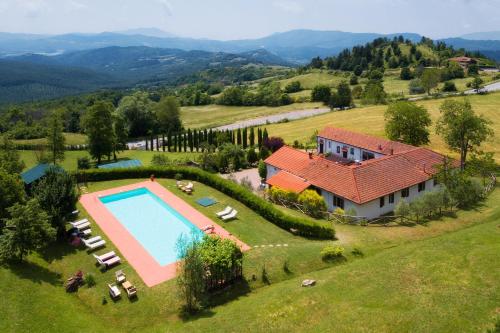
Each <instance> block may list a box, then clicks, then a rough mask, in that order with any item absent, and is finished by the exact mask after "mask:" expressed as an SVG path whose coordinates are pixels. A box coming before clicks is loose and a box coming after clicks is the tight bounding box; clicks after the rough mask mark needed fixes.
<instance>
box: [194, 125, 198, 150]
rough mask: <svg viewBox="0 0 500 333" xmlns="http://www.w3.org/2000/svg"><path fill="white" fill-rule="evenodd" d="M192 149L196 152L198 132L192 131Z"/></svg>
mask: <svg viewBox="0 0 500 333" xmlns="http://www.w3.org/2000/svg"><path fill="white" fill-rule="evenodd" d="M193 147H194V149H196V151H198V131H197V130H193Z"/></svg>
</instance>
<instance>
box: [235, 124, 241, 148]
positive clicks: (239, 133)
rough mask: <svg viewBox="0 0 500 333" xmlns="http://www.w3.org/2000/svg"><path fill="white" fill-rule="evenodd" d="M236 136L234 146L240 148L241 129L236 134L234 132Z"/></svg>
mask: <svg viewBox="0 0 500 333" xmlns="http://www.w3.org/2000/svg"><path fill="white" fill-rule="evenodd" d="M236 134H237V135H238V137H237V138H236V144H238V145H239V146H241V129H240V128H238V132H236Z"/></svg>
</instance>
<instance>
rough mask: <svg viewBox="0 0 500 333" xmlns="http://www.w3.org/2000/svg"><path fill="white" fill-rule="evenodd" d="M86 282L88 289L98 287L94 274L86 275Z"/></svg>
mask: <svg viewBox="0 0 500 333" xmlns="http://www.w3.org/2000/svg"><path fill="white" fill-rule="evenodd" d="M84 282H85V284H86V285H87V287H89V288H92V287H93V286H95V285H96V281H95V276H94V274H92V273H87V274H85V278H84Z"/></svg>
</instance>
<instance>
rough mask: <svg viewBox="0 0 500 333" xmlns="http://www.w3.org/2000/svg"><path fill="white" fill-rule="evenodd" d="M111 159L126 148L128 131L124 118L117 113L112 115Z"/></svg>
mask: <svg viewBox="0 0 500 333" xmlns="http://www.w3.org/2000/svg"><path fill="white" fill-rule="evenodd" d="M113 134H114V135H113V157H114V159H115V160H116V153H118V152H121V151H123V150H124V149H125V147H126V146H127V139H128V130H127V124H126V120H125V118H124V117H123V116H122V115H120V114H119V113H117V112H114V113H113Z"/></svg>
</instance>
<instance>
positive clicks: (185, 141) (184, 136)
mask: <svg viewBox="0 0 500 333" xmlns="http://www.w3.org/2000/svg"><path fill="white" fill-rule="evenodd" d="M182 142H183V143H184V152H187V147H188V138H187V134H186V133H183V134H182Z"/></svg>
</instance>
